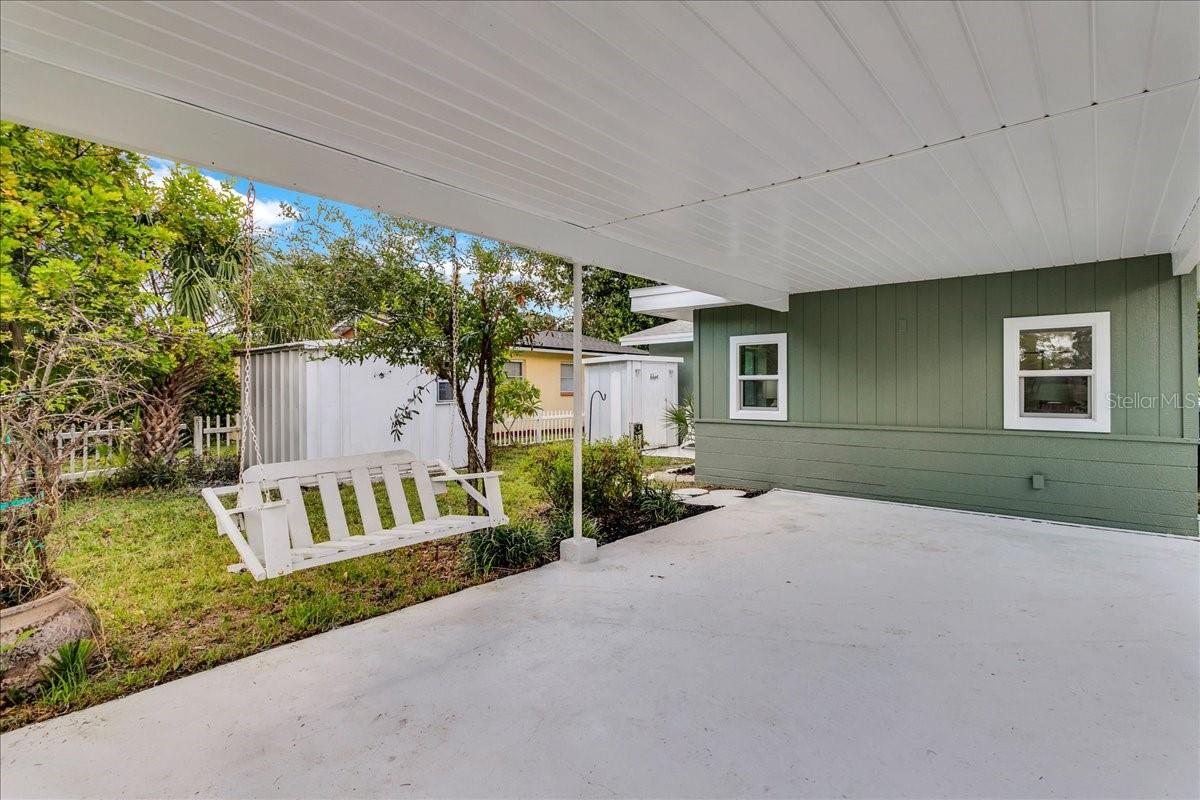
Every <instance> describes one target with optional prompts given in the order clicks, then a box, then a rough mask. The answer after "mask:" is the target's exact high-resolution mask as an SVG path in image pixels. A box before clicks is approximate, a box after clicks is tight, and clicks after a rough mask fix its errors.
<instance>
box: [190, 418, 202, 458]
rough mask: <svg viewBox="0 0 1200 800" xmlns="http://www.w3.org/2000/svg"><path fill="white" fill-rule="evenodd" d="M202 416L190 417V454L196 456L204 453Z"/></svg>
mask: <svg viewBox="0 0 1200 800" xmlns="http://www.w3.org/2000/svg"><path fill="white" fill-rule="evenodd" d="M203 436H204V418H203V417H192V455H193V456H194V457H196V458H199V457H200V456H202V455H204V442H203V441H201V437H203Z"/></svg>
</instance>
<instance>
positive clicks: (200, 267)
mask: <svg viewBox="0 0 1200 800" xmlns="http://www.w3.org/2000/svg"><path fill="white" fill-rule="evenodd" d="M244 212H245V203H244V202H243V201H242V198H241V197H240V196H239V195H237V194H235V193H234V192H232V191H230V190H229V188H228V187H225V186H220V187H218V186H214V185H213V183H212V182H211V181H210V180H209V179H208V178H206V177H204V175H202V174H201V173H200V171H199V170H197V169H195V168H194V167H186V166H181V165H178V164H177V165H175V166H174V167H172V168H171V172H170V174H169V175H167V176H166V178H165V180H164V181H163V185H162V190H161V192H160V193H159V200H158V204H157V206H156V208H155V212H154V218H155V220H156V221H157V222H158V223H159V224H160V225H161V226H162V227H164V228H165V229H166V230H167V231H168V234H169V239H168V244H167V248H166V252H165V253H164V254H163V257H162V260H161V269H159V270H158V271H156V273H155V274H154V275H152V276H151V278H152V287H153V289H154V292H155V294H156V295H157V297H158V300H159V303H160V305H161V310H162V311H163V312H164V313H166V314H169V315H177V316H181V317H185V318H187V319H190V320H192V321H194V322H206V321H208V319H209V317H210V316H211V315H212V314H213V312H214V311H216V310H217V309H218V307H219V306H220V305H221V304H222V303H224V304H225V306H226V308H225V310H226V311H229V310H230V309H233V308H236V306H237V300H236V299H235V294H236V290H237V287H238V285H239V284H238V276H239V275H240V273H241V264H242V261H243V257H244V243H243V238H242V228H241V225H242V216H243V214H244Z"/></svg>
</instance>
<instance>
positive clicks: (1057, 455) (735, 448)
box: [695, 255, 1197, 536]
mask: <svg viewBox="0 0 1200 800" xmlns="http://www.w3.org/2000/svg"><path fill="white" fill-rule="evenodd" d="M1086 311H1108V312H1110V315H1111V339H1112V353H1111V361H1112V391H1113V393H1114V394H1115V395H1118V396H1122V395H1124V396H1135V395H1137V396H1141V397H1142V398H1149V399H1150V400H1151V402H1142V403H1139V404H1138V405H1137V406H1136V407H1133V408H1128V409H1126V408H1121V407H1116V408H1114V409H1113V411H1112V433H1111V434H1076V433H1056V432H1036V433H1031V432H1023V431H1007V430H1004V415H1003V407H1002V398H1003V379H1004V376H1003V370H1002V364H1001V360H1002V355H1003V342H1002V338H1001V337H1002V333H1003V320H1004V319H1005V318H1006V317H1021V316H1032V315H1036V314H1055V313H1072V312H1086ZM695 321H696V334H695V350H696V365H697V372H698V385H699V393H698V397H697V400H698V412H697V416H698V417H699V420H700V421H699V423H698V425H697V436H698V448H697V452H698V460H697V473H698V475H699V477H700V479H701V480H706V481H710V482H713V483H722V484H729V485H746V486H755V487H767V486H781V487H785V488H798V489H811V490H815V491H826V492H837V493H845V494H852V495H858V496H865V497H874V498H880V499H890V500H902V501H907V502H916V503H927V504H932V505H940V506H950V507H956V508H967V509H972V510H979V511H988V512H994V513H1005V514H1017V515H1022V516H1033V517H1042V518H1047V519H1057V520H1067V521H1073V522H1082V523H1089V524H1101V525H1115V526H1121V527H1131V528H1143V529H1150V530H1158V531H1170V532H1175V533H1186V534H1189V535H1193V536H1194V535H1196V527H1197V526H1196V494H1195V491H1196V478H1197V475H1196V472H1197V459H1196V452H1197V451H1196V438H1197V412H1196V409H1195V408H1194V407H1193V408H1189V407H1188V404H1187V403H1178V404H1171V403H1163V402H1161V399H1162V397H1163V396H1164V395H1166V396H1177V395H1184V394H1187V393H1192V394H1191V396H1193V397H1194V392H1195V390H1196V374H1197V366H1196V359H1197V353H1196V276H1195V274H1194V273H1192V274H1189V275H1186V276H1182V277H1175V276H1172V275H1171V270H1170V257H1169V256H1165V255H1164V256H1149V257H1144V258H1135V259H1126V260H1121V261H1111V262H1103V263H1099V264H1081V265H1076V266H1070V267H1055V268H1049V269H1042V270H1029V271H1023V272H1013V273H1001V274H994V275H983V276H974V277H968V278H948V279H943V280H936V281H923V282H919V283H905V284H891V285H885V286H869V287H863V288H857V289H844V290H838V291H829V292H812V293H807V294H799V295H793V296H792V298H791V302H790V306H789V310H788V312H786V313H783V312H775V311H767V310H764V309H759V308H754V307H749V306H740V307H726V308H715V309H703V310H701V311H699V312H698V313H697V314H696V319H695ZM783 331H786V332H787V334H788V353H787V355H788V421H787V422H774V423H767V422H746V421H741V420H737V421H731V420H729V393H728V380H729V375H728V373H729V364H728V360H729V337H730V336H736V335H741V334H748V333H779V332H783ZM1034 474H1040V475H1044V476H1045V488H1044V489H1033V488H1032V481H1031V480H1030V476H1031V475H1034Z"/></svg>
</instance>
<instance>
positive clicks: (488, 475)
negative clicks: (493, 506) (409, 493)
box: [429, 472, 504, 483]
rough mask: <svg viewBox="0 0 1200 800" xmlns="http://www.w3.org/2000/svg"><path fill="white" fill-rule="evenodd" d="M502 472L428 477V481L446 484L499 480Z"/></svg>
mask: <svg viewBox="0 0 1200 800" xmlns="http://www.w3.org/2000/svg"><path fill="white" fill-rule="evenodd" d="M503 474H504V473H503V472H465V473H463V472H456V473H454V474H453V475H430V476H429V480H431V481H434V482H435V483H447V482H449V481H473V480H475V479H476V478H499V477H500V476H501V475H503Z"/></svg>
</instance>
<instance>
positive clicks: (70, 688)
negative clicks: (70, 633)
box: [41, 639, 95, 706]
mask: <svg viewBox="0 0 1200 800" xmlns="http://www.w3.org/2000/svg"><path fill="white" fill-rule="evenodd" d="M94 654H95V642H93V641H92V640H91V639H79V640H77V641H74V642H68V643H67V644H64V645H63V646H61V647H59V648H58V650H57V651H56V652H54V653H53V654H51V656H50V658H49V663H47V664H46V665H45V666H43V667H42V680H43V684H42V687H41V694H42V697H43V698H44V699H45V700H46V702H48V703H49V704H51V705H54V706H69V705H71V703H73V702H75V701H76V700H77V699H78V698H79V696H80V694H82V693H83V690H84V688H85V686H86V685H87V682H88V666H89V665H90V664H91V661H92V656H93V655H94Z"/></svg>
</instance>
